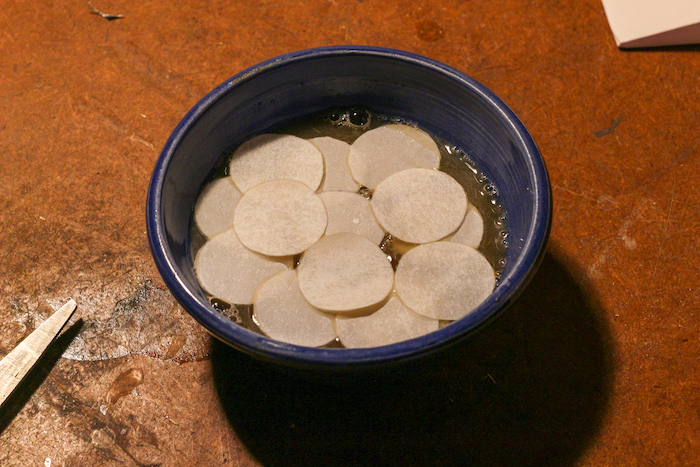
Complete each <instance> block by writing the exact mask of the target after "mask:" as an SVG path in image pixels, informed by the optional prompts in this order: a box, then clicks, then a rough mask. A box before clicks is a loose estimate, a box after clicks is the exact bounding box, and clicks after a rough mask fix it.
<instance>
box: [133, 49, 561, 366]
mask: <svg viewBox="0 0 700 467" xmlns="http://www.w3.org/2000/svg"><path fill="white" fill-rule="evenodd" d="M339 55H371V56H377V57H384V58H390V59H394V60H397V59H398V60H401V61H406V62H410V63H413V64H415V65H418V66H422V67H427V68H430V69H432V70H434V71H436V72H438V73H440V74H442V75H445V76H446V77H448V78H449V79H452V80H454V81H456V82H457V83H460V84H461V85H463V86H466V87H468V88H470V89H471V90H472V91H473V92H475V93H477V94H479V95H480V96H481V97H482V98H483V99H484V100H486V101H488V102H489V104H490V105H491V106H492V107H493V108H495V109H497V110H498V112H499V113H500V114H501V115H502V117H503V118H504V121H505V122H507V123H508V124H509V125H510V126H511V127H512V128H513V130H514V133H515V134H516V135H518V137H519V138H520V140H521V141H520V142H521V145H522V147H523V148H525V150H526V153H527V154H526V155H527V160H528V166H530V167H532V169H531V170H532V172H533V173H534V174H535V180H534V181H535V184H534V185H533V187H532V188H533V195H534V197H535V199H536V200H538V202H537V203H536V205H535V212H534V213H533V214H534V215H533V217H534V219H535V222H534V225H533V226H532V227H531V229H530V235H529V236H528V238H527V239H525V242H524V243H523V246H522V252H521V254H520V257H519V259H518V261H516V263H515V264H514V265H513V266H512V268H511V272H510V274H509V275H508V276H507V277H506V278H505V279H504V280H503V281H501V283H500V284H499V286H498V287H497V288H496V289H495V290H494V292H493V293H492V294H491V296H490V297H489V298H488V299H487V300H486V301H485V302H483V303H482V304H481V305H480V306H479V307H477V308H476V309H475V310H474V311H473V312H472V313H470V314H469V315H467V316H465V317H464V318H461V319H460V320H457V321H455V322H453V323H452V324H450V325H449V326H445V327H442V328H440V329H438V330H437V331H434V332H432V333H430V334H426V335H423V336H420V337H417V338H414V339H410V340H407V341H402V342H398V343H395V344H391V345H386V346H381V347H371V348H365V349H331V348H312V347H303V346H298V345H293V344H287V343H284V342H280V341H276V340H274V339H271V338H268V337H265V336H262V335H260V334H257V333H255V332H253V331H249V330H247V329H245V328H243V327H242V326H240V325H238V324H236V323H234V322H233V321H231V320H230V319H228V318H226V317H225V316H223V314H221V313H219V312H217V311H216V310H214V308H213V307H212V306H211V305H210V304H209V303H208V302H206V301H203V300H202V299H201V298H200V297H199V296H198V294H195V293H193V291H191V290H190V289H189V287H188V286H187V284H186V282H185V280H184V279H183V277H182V273H181V271H180V270H179V268H178V267H177V265H176V263H175V261H174V259H173V256H172V254H171V252H170V251H169V248H168V245H167V234H166V232H165V226H164V218H163V214H162V209H161V207H160V200H161V195H162V190H163V184H164V178H165V175H166V172H167V168H168V165H169V164H170V161H171V160H172V158H173V155H174V153H175V151H176V149H177V147H178V145H179V143H180V141H182V139H183V138H184V137H185V136H186V135H187V133H188V131H189V130H190V128H192V126H193V125H194V124H195V123H196V122H197V120H198V119H199V118H200V117H201V116H202V115H203V114H204V113H205V112H207V110H208V109H209V108H210V107H212V106H213V105H214V104H215V103H216V102H217V101H218V100H219V99H220V98H221V97H222V96H224V95H226V94H228V93H229V92H232V91H233V90H235V88H236V87H238V86H239V85H240V83H242V82H245V81H247V80H250V79H253V78H255V76H256V75H258V74H260V73H261V72H264V71H266V70H268V69H270V68H276V67H279V66H286V65H287V64H289V63H294V62H299V61H305V60H308V59H312V58H318V57H323V56H339ZM551 218H552V197H551V187H550V182H549V176H548V173H547V168H546V166H545V164H544V160H543V158H542V155H541V154H540V151H539V149H538V148H537V145H536V144H535V142H534V140H533V139H532V137H531V135H530V133H529V132H528V130H527V129H526V128H525V125H524V124H523V123H522V122H521V121H520V119H519V118H518V117H517V116H516V115H515V113H514V112H513V111H512V110H511V109H510V108H509V107H508V106H507V105H506V104H505V103H504V102H503V101H502V100H501V99H500V98H499V97H497V96H496V95H495V94H494V93H493V92H492V91H490V90H489V89H488V88H486V87H485V86H483V85H482V84H481V83H479V82H477V81H476V80H474V79H473V78H471V77H469V76H467V75H466V74H464V73H462V72H460V71H458V70H456V69H454V68H452V67H450V66H448V65H445V64H443V63H440V62H438V61H435V60H433V59H430V58H428V57H424V56H421V55H417V54H414V53H410V52H405V51H402V50H397V49H389V48H383V47H372V46H352V45H351V46H330V47H319V48H313V49H306V50H300V51H295V52H291V53H287V54H284V55H280V56H277V57H274V58H271V59H269V60H266V61H263V62H261V63H259V64H257V65H254V66H252V67H250V68H247V69H245V70H243V71H241V72H240V73H237V74H236V75H234V76H233V77H231V78H230V79H228V80H226V81H225V82H223V83H222V84H220V85H219V86H217V87H216V88H214V89H213V90H212V91H211V92H209V93H208V94H206V95H205V96H204V97H203V98H202V99H201V100H200V101H199V102H197V103H196V104H195V105H194V107H192V109H191V110H189V111H188V112H187V114H186V115H185V116H184V117H183V118H182V120H181V121H180V122H179V123H178V125H177V126H176V127H175V129H174V130H173V132H172V133H171V135H170V137H169V138H168V140H167V141H166V143H165V145H164V147H163V150H162V151H161V153H160V155H159V157H158V160H157V162H156V164H155V167H154V170H153V174H152V176H151V181H150V184H149V188H148V195H147V202H146V224H147V235H148V240H149V244H150V248H151V253H152V255H153V259H154V261H155V263H156V266H157V268H158V270H159V272H160V274H161V276H162V278H163V280H164V282H165V284H166V285H167V287H168V289H169V290H170V291H171V293H172V294H173V295H174V297H175V298H176V299H177V301H178V302H179V303H180V304H181V305H182V306H183V308H184V309H185V310H186V311H187V312H188V313H189V314H190V315H192V316H193V317H194V318H195V319H196V320H197V321H198V322H199V323H200V324H201V325H202V326H204V327H205V329H207V330H208V331H209V332H210V333H211V334H212V335H214V336H215V337H217V338H218V339H220V340H222V341H223V342H225V343H227V344H228V345H231V346H233V347H235V348H237V349H239V350H242V351H244V352H246V353H249V354H251V355H253V356H256V357H259V358H262V359H264V360H272V361H276V362H279V363H284V364H287V365H291V366H307V367H319V366H322V367H336V368H344V367H368V366H371V365H376V364H381V363H385V362H393V361H399V360H407V359H411V358H412V357H417V356H420V355H423V354H427V353H430V352H432V351H434V350H438V349H440V348H443V347H444V346H446V345H447V344H449V343H453V342H456V341H458V340H461V339H463V338H465V337H467V336H469V335H471V334H472V333H473V332H475V331H477V330H479V329H481V328H482V327H483V326H485V325H486V324H487V323H489V322H491V321H493V320H494V319H496V318H497V317H498V316H500V315H501V314H502V313H503V312H504V311H505V310H506V309H507V308H508V306H509V305H510V304H511V303H512V302H513V301H514V300H515V299H516V298H517V297H518V296H519V295H520V293H521V292H522V290H523V289H524V288H525V286H526V285H527V283H528V282H529V281H530V280H531V279H532V276H533V275H534V274H535V272H536V270H537V268H538V267H539V264H540V263H541V261H542V258H543V257H544V253H545V249H546V244H547V240H548V238H549V233H550V230H551V222H552V220H551Z"/></svg>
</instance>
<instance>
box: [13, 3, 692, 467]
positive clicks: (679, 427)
mask: <svg viewBox="0 0 700 467" xmlns="http://www.w3.org/2000/svg"><path fill="white" fill-rule="evenodd" d="M92 6H93V7H95V8H97V9H99V10H100V11H102V12H106V13H111V14H123V18H121V19H114V20H108V19H105V18H103V17H101V16H99V15H97V14H94V11H93V10H91V8H90V6H88V4H87V3H86V2H82V1H78V2H28V1H24V2H22V1H17V2H13V1H7V0H5V1H2V2H1V4H0V50H1V51H2V53H1V54H0V162H1V164H0V186H1V187H2V189H1V190H0V245H2V247H1V250H0V252H1V255H2V258H1V260H0V355H4V354H6V353H7V352H9V350H10V349H11V348H13V347H14V346H15V345H16V344H17V343H19V342H20V341H21V340H22V338H24V337H25V336H26V335H28V334H29V333H30V332H31V331H32V330H33V329H34V328H35V327H36V326H37V325H38V324H39V323H40V322H41V321H43V320H44V319H45V318H46V317H48V315H49V314H50V313H51V310H52V309H55V308H57V307H58V306H59V305H60V304H62V303H63V302H65V301H66V300H67V299H68V298H71V297H72V298H74V299H75V300H76V301H77V302H78V310H77V311H76V314H75V315H74V317H73V319H72V320H71V325H70V327H69V328H68V329H67V330H66V331H65V332H64V334H63V336H62V337H61V338H60V339H59V341H58V342H56V343H55V344H56V345H54V346H53V347H52V348H51V350H50V352H49V354H48V355H47V356H46V357H45V358H44V359H43V360H42V361H41V363H40V365H39V366H38V367H37V368H36V369H35V371H34V372H33V373H32V376H31V378H30V379H29V380H27V381H26V382H25V383H24V384H23V386H22V387H21V391H20V392H19V393H18V394H15V397H13V399H12V401H11V403H10V404H9V405H7V406H5V407H3V408H2V411H0V465H2V466H42V465H43V466H49V465H51V466H94V465H104V466H112V465H114V466H117V465H119V466H122V465H125V466H129V465H134V466H150V465H162V466H190V465H199V466H206V465H230V466H258V465H265V466H333V465H339V466H344V465H353V466H378V465H382V466H387V465H396V466H399V465H400V466H462V465H475V466H481V465H483V466H513V465H519V466H604V465H611V466H612V465H614V466H676V465H678V466H681V465H698V464H700V440H699V436H698V433H700V371H699V370H700V358H699V355H700V324H699V320H700V316H699V314H698V313H699V310H698V301H699V300H698V298H699V297H698V290H699V289H698V278H697V273H698V269H699V268H700V256H699V253H698V235H697V232H698V231H699V226H698V223H699V219H700V201H698V200H700V189H699V184H698V179H699V177H700V73H699V72H698V70H700V48H699V47H697V46H686V47H678V48H665V49H649V50H641V51H620V50H618V49H617V48H616V46H615V43H614V40H613V37H612V34H611V32H610V30H609V28H608V24H607V21H606V18H605V15H604V12H603V7H602V5H601V4H600V2H599V1H598V0H582V1H579V2H557V1H544V0H533V1H525V2H523V1H516V0H500V1H495V2H463V1H457V0H436V1H431V2H428V1H424V0H419V1H413V0H411V1H407V0H401V1H396V2H387V1H378V0H307V1H299V2H292V1H279V2H273V1H256V0H253V1H249V2H226V1H218V0H213V1H197V0H183V1H180V2H163V1H150V0H146V1H139V2H136V1H117V0H98V1H93V2H92ZM338 44H367V45H376V46H385V47H393V48H399V49H404V50H407V51H410V52H415V53H418V54H422V55H426V56H429V57H431V58H433V59H436V60H439V61H442V62H444V63H446V64H448V65H451V66H453V67H455V68H457V69H459V70H462V71H464V72H466V73H467V74H469V75H471V76H473V77H474V78H476V79H477V80H478V81H480V82H482V83H483V84H485V85H486V86H488V87H489V88H491V89H492V90H493V91H494V92H495V93H496V94H498V95H499V96H500V97H501V98H502V99H503V100H504V101H505V102H506V103H507V104H508V105H509V106H510V107H511V108H512V109H513V110H514V111H515V112H516V113H517V114H518V115H519V117H520V118H521V119H522V120H523V121H524V123H525V124H526V125H527V127H528V128H529V129H530V131H531V133H532V135H533V137H534V139H535V141H536V142H537V143H538V145H539V146H540V149H541V150H542V153H543V155H544V158H545V160H546V162H547V165H548V168H549V170H550V175H551V181H552V187H553V193H554V219H555V220H554V226H553V230H552V236H551V242H550V248H549V252H548V254H547V256H546V257H545V260H544V263H543V265H542V268H541V270H540V272H539V273H538V275H537V276H536V278H535V280H534V282H533V283H532V285H531V286H530V288H529V289H528V290H527V292H526V293H525V294H524V295H523V297H522V299H521V300H520V301H519V302H518V303H517V304H516V305H515V306H514V307H513V308H512V309H511V312H509V313H508V314H507V315H506V316H505V317H504V318H503V319H501V320H500V321H498V322H496V323H495V324H494V325H493V326H491V327H489V328H488V329H486V330H485V331H484V332H482V333H480V334H479V335H478V336H476V338H475V339H473V340H472V341H470V342H468V343H466V344H463V345H460V346H459V347H458V348H456V349H454V350H453V352H451V354H450V356H449V357H445V358H442V359H436V360H435V361H431V362H429V364H427V365H423V366H422V367H419V368H411V369H404V370H401V372H400V373H399V374H396V375H390V376H387V377H384V378H373V379H367V378H357V379H351V380H348V381H345V382H343V383H342V384H334V385H329V384H325V383H324V382H319V381H314V380H299V379H297V378H296V377H294V376H292V375H288V374H280V373H278V372H276V371H275V370H274V369H272V368H269V367H267V366H265V365H263V364H261V363H259V362H256V361H253V360H250V359H249V358H247V357H244V356H242V355H238V354H236V353H235V352H232V351H230V350H229V349H227V348H225V347H223V346H222V345H219V344H214V343H212V342H211V341H210V338H209V337H208V335H207V334H206V333H205V332H204V331H203V330H202V329H201V328H200V327H199V326H198V325H197V324H196V323H195V322H194V321H193V320H192V319H191V318H190V317H189V316H188V315H187V314H186V313H185V312H184V311H183V310H182V309H181V308H180V307H179V306H178V305H177V303H176V302H175V300H174V299H173V298H172V296H171V295H170V294H169V292H168V291H167V290H166V289H165V287H164V285H163V283H162V281H161V279H160V277H159V276H158V273H157V271H156V270H155V267H154V265H153V262H152V260H151V257H150V253H149V249H148V244H147V240H146V236H145V222H144V206H145V197H146V188H147V185H148V181H149V177H150V172H151V170H152V167H153V165H154V162H155V160H156V158H157V156H158V153H159V151H160V148H161V147H162V146H163V144H164V142H165V140H166V139H167V137H168V135H169V134H170V132H171V131H172V129H173V128H174V127H175V125H176V124H177V122H178V121H179V120H180V118H182V116H183V115H184V114H185V113H186V111H187V110H188V109H189V108H190V107H191V106H192V105H194V104H195V102H197V100H199V98H200V97H202V96H203V95H204V94H206V93H207V92H208V91H209V90H211V89H212V88H213V87H215V86H216V85H217V84H219V83H221V82H222V81H224V80H225V79H227V78H228V77H230V76H232V75H233V74H235V73H237V72H239V71H241V70H243V69H244V68H246V67H248V66H251V65H253V64H255V63H258V62H260V61H262V60H264V59H267V58H271V57H273V56H276V55H279V54H282V53H285V52H289V51H293V50H298V49H304V48H309V47H315V46H322V45H338Z"/></svg>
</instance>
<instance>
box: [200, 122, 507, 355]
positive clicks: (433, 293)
mask: <svg viewBox="0 0 700 467" xmlns="http://www.w3.org/2000/svg"><path fill="white" fill-rule="evenodd" d="M440 157H441V155H440V151H439V149H438V146H437V144H436V143H435V142H434V140H433V139H432V138H431V137H430V136H429V135H428V134H427V133H425V132H423V131H421V130H419V129H418V128H415V127H413V126H409V125H402V124H390V125H385V126H380V127H378V128H375V129H372V130H369V131H367V132H365V133H363V134H362V135H361V136H359V137H358V138H357V139H356V140H355V141H354V142H353V144H348V143H345V142H343V141H339V140H336V139H334V138H331V137H328V136H325V137H319V138H313V139H310V140H305V139H302V138H299V137H296V136H291V135H280V134H264V135H260V136H257V137H254V138H252V139H250V140H249V141H247V142H245V143H243V144H242V145H241V146H240V147H239V148H238V149H237V150H236V151H235V152H234V153H233V155H232V158H231V161H230V165H229V174H230V175H229V176H228V177H224V178H222V179H217V180H214V181H212V182H211V183H209V184H208V185H207V186H206V187H205V188H204V189H203V190H202V193H201V195H200V198H199V199H198V201H197V204H196V206H195V212H194V220H195V222H196V224H197V226H198V227H199V229H200V231H201V232H202V233H203V234H204V235H205V236H206V237H207V241H206V243H205V244H204V245H203V246H202V247H201V248H200V250H199V251H198V253H197V256H196V259H195V269H196V272H197V277H198V279H199V281H200V283H201V285H202V287H203V288H204V289H205V290H206V291H207V292H209V293H210V294H211V295H212V296H214V297H216V298H218V299H221V300H225V301H227V302H230V303H233V304H252V305H253V310H254V312H253V319H254V321H255V323H256V324H257V325H258V326H259V328H260V330H261V331H262V332H263V333H265V334H266V335H267V336H269V337H271V338H273V339H277V340H279V341H282V342H287V343H291V344H295V345H302V346H322V345H325V344H328V343H329V342H331V341H334V340H339V341H340V342H341V343H342V344H343V346H345V347H347V348H353V347H374V346H380V345H388V344H392V343H395V342H400V341H403V340H406V339H411V338H414V337H418V336H420V335H423V334H426V333H429V332H432V331H435V330H437V329H438V327H439V326H440V323H441V322H442V321H445V320H449V321H451V320H456V319H459V318H461V317H463V316H465V315H466V314H468V313H470V312H471V311H472V310H474V309H475V308H476V307H478V306H479V304H480V303H481V302H482V301H483V300H484V299H485V298H486V297H488V295H489V294H490V293H491V292H492V291H493V288H494V286H495V274H494V270H493V268H492V267H491V265H490V263H489V262H488V261H487V260H486V259H485V258H484V256H483V255H482V254H481V253H480V252H479V251H478V250H477V249H476V248H478V246H479V243H480V242H481V238H482V235H483V218H482V216H481V214H480V213H479V212H478V210H476V209H475V208H474V206H472V205H471V204H470V203H469V200H468V199H467V196H466V194H465V191H464V188H463V187H462V186H461V185H460V184H459V183H458V182H457V181H456V180H455V179H454V178H452V177H451V176H449V175H447V174H446V173H444V172H441V171H439V170H438V168H439V166H440ZM363 190H364V191H363ZM360 193H364V194H367V193H371V199H370V197H369V196H363V195H362V194H360ZM388 238H392V239H394V241H396V242H397V244H398V243H401V244H402V245H404V249H405V251H404V252H403V255H401V258H400V260H399V261H398V264H397V265H396V264H395V266H396V270H395V271H394V268H393V267H392V263H391V262H390V260H391V259H392V258H391V257H388V256H387V253H386V252H385V251H383V250H382V248H380V245H383V244H384V242H385V241H386V240H387V239H388ZM397 257H398V256H397ZM295 258H296V259H297V260H298V263H297V264H295V261H294V259H295ZM299 258H300V259H299Z"/></svg>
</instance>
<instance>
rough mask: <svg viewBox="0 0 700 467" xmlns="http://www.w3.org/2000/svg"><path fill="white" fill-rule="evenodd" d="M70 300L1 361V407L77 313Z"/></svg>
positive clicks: (73, 302)
mask: <svg viewBox="0 0 700 467" xmlns="http://www.w3.org/2000/svg"><path fill="white" fill-rule="evenodd" d="M75 306H76V304H75V301H74V300H69V301H68V303H66V304H65V305H63V306H62V307H61V308H60V309H59V310H58V311H57V312H55V313H54V314H53V315H51V316H50V317H49V319H47V320H46V321H44V322H43V323H42V325H41V326H39V327H38V328H36V329H35V330H34V331H33V332H32V333H31V334H30V335H29V336H27V337H26V338H25V339H24V340H23V341H22V342H20V343H19V345H18V346H17V347H15V348H14V349H12V351H11V352H10V353H8V354H7V355H5V358H3V359H2V361H0V406H1V405H2V404H3V402H5V399H7V398H8V396H9V395H10V394H11V393H12V391H14V390H15V388H16V387H17V386H18V385H19V383H20V382H21V381H22V379H24V377H25V376H26V375H27V373H29V370H31V369H32V367H33V366H34V365H35V364H36V362H37V361H38V360H39V358H41V356H42V354H43V353H44V351H45V350H46V348H47V347H48V346H49V344H51V342H52V341H53V340H54V338H55V337H56V336H57V335H58V333H59V332H61V329H63V326H64V325H65V324H66V322H68V319H69V318H70V317H71V315H72V314H73V311H75Z"/></svg>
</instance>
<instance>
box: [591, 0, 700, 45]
mask: <svg viewBox="0 0 700 467" xmlns="http://www.w3.org/2000/svg"><path fill="white" fill-rule="evenodd" d="M602 1H603V7H604V8H605V14H606V15H607V17H608V22H609V23H610V29H612V32H613V35H614V36H615V42H617V45H618V47H620V48H638V47H657V46H665V45H683V44H698V43H700V0H602Z"/></svg>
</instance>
